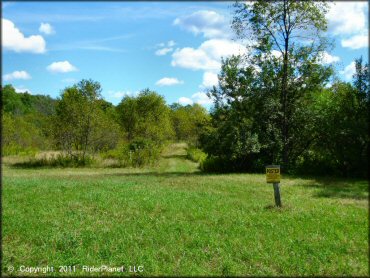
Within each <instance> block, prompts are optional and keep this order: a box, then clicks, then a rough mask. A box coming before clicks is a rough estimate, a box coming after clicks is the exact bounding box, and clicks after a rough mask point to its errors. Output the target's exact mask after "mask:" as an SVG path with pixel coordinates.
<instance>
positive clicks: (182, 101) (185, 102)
mask: <svg viewBox="0 0 370 278" xmlns="http://www.w3.org/2000/svg"><path fill="white" fill-rule="evenodd" d="M177 102H178V103H180V104H181V105H192V104H193V101H192V100H191V99H190V98H187V97H180V98H179V100H178V101H177Z"/></svg>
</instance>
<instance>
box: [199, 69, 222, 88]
mask: <svg viewBox="0 0 370 278" xmlns="http://www.w3.org/2000/svg"><path fill="white" fill-rule="evenodd" d="M217 85H218V76H217V73H214V72H210V71H206V72H204V73H203V82H202V84H201V85H200V87H201V88H211V87H213V86H217Z"/></svg>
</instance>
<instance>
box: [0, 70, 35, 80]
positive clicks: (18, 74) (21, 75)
mask: <svg viewBox="0 0 370 278" xmlns="http://www.w3.org/2000/svg"><path fill="white" fill-rule="evenodd" d="M3 78H4V80H5V81H10V80H15V79H23V80H27V79H31V75H30V74H29V73H28V72H26V71H24V70H21V71H17V70H16V71H13V72H12V73H8V74H5V75H4V76H3Z"/></svg>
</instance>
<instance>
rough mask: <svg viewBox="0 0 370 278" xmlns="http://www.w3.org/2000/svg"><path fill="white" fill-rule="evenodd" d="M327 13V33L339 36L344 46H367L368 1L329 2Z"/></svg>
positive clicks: (353, 47) (355, 47) (354, 47)
mask: <svg viewBox="0 0 370 278" xmlns="http://www.w3.org/2000/svg"><path fill="white" fill-rule="evenodd" d="M329 5H330V10H329V12H328V13H327V19H328V23H329V24H328V25H329V33H331V34H333V35H335V36H339V37H340V39H341V45H342V47H345V48H350V49H359V48H364V47H368V33H367V30H368V27H367V25H368V23H367V17H368V9H369V7H368V3H366V2H355V1H354V2H335V3H330V4H329Z"/></svg>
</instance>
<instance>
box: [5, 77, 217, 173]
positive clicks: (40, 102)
mask: <svg viewBox="0 0 370 278" xmlns="http://www.w3.org/2000/svg"><path fill="white" fill-rule="evenodd" d="M1 91H2V99H3V128H2V132H3V133H2V138H3V149H2V150H3V155H11V154H14V155H16V154H30V153H35V152H37V151H40V150H60V151H62V153H61V154H60V155H59V156H58V157H57V158H56V159H54V160H56V161H49V162H46V161H44V162H45V163H50V164H51V165H57V164H58V162H60V163H59V164H63V163H64V164H65V166H74V165H77V166H79V165H86V164H89V163H90V162H91V161H92V155H94V154H97V153H99V154H101V156H102V157H103V158H107V159H109V158H112V159H115V160H118V161H119V164H118V165H117V166H141V165H144V164H148V163H152V162H155V161H156V160H157V159H158V157H159V154H160V152H161V149H162V147H163V146H164V145H165V144H166V142H169V141H174V140H176V141H186V142H189V143H190V144H193V145H195V144H196V142H197V138H198V136H199V133H200V132H201V130H202V126H203V125H206V124H207V123H208V122H209V120H210V119H209V114H208V112H207V111H206V110H205V109H204V108H203V107H202V106H200V105H198V104H194V105H191V106H190V105H188V106H182V105H179V104H173V105H170V106H169V105H167V104H166V102H165V100H164V98H163V97H162V96H161V95H159V94H158V93H156V92H154V91H150V90H149V89H145V90H143V91H141V92H140V93H139V94H138V96H136V97H130V96H127V97H124V98H123V99H122V101H121V102H120V103H119V104H118V105H117V106H114V105H113V104H111V103H109V102H107V101H105V100H104V99H103V98H102V96H101V86H100V84H99V83H98V82H95V81H93V80H81V81H80V82H79V83H77V84H75V85H73V86H71V87H67V88H65V89H64V90H63V91H62V93H61V95H60V98H58V99H53V98H51V97H49V96H42V95H35V96H34V95H30V94H28V93H16V92H15V90H14V88H13V87H12V86H11V85H6V86H4V87H3V88H2V90H1ZM61 156H63V157H61Z"/></svg>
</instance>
